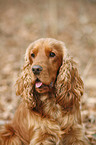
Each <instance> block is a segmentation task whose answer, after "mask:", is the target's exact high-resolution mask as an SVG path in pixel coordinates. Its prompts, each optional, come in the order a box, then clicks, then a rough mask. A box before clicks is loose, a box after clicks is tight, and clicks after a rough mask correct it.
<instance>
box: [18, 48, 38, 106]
mask: <svg viewBox="0 0 96 145" xmlns="http://www.w3.org/2000/svg"><path fill="white" fill-rule="evenodd" d="M29 50H30V47H28V49H27V51H26V54H25V63H26V64H25V66H24V67H23V69H22V71H21V74H20V76H19V78H18V80H17V81H16V95H21V97H23V99H24V100H25V101H26V102H27V103H28V107H31V108H34V107H35V106H36V100H35V97H34V94H33V93H34V86H33V84H32V76H31V72H30V71H31V65H30V62H29V58H28V56H29Z"/></svg>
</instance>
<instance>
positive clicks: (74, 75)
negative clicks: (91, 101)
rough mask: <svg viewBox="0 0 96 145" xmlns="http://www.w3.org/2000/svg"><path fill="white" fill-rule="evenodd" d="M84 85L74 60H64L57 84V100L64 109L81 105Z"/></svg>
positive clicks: (68, 58)
mask: <svg viewBox="0 0 96 145" xmlns="http://www.w3.org/2000/svg"><path fill="white" fill-rule="evenodd" d="M83 90H84V85H83V81H82V80H81V78H80V76H79V73H78V69H77V68H76V63H75V62H74V61H73V59H72V58H70V57H67V58H65V59H63V63H62V66H61V67H60V71H59V74H58V77H57V82H56V91H57V93H56V100H57V103H59V104H60V105H61V106H62V107H63V108H64V109H67V110H69V109H72V107H73V105H79V101H80V97H81V96H82V95H83Z"/></svg>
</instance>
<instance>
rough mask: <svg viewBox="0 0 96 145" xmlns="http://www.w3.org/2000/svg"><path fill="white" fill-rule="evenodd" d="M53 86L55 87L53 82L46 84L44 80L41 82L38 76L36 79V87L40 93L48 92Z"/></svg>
mask: <svg viewBox="0 0 96 145" xmlns="http://www.w3.org/2000/svg"><path fill="white" fill-rule="evenodd" d="M52 88H53V82H51V83H50V84H49V85H46V84H44V83H43V82H41V81H40V80H39V79H38V78H37V79H36V81H35V89H36V91H37V92H39V93H42V92H48V91H49V90H51V89H52Z"/></svg>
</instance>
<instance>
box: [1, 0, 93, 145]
mask: <svg viewBox="0 0 96 145" xmlns="http://www.w3.org/2000/svg"><path fill="white" fill-rule="evenodd" d="M41 37H53V38H56V39H58V40H61V41H63V42H65V44H66V47H67V48H68V50H69V52H70V55H72V56H73V57H74V59H75V60H76V61H77V63H78V64H79V69H80V71H79V72H80V73H81V76H82V78H83V80H84V84H85V94H84V96H83V97H82V108H81V109H82V119H83V122H84V127H85V131H86V136H87V137H88V138H89V140H90V142H91V144H92V145H95V144H96V0H0V126H2V125H3V124H4V123H5V122H6V121H10V120H11V119H12V118H13V116H14V112H15V110H16V108H17V107H18V105H19V102H20V97H19V96H16V95H15V82H16V79H17V77H18V74H19V73H20V69H21V68H22V66H23V62H24V53H25V50H26V48H27V47H28V45H29V44H30V43H31V42H32V41H34V40H36V39H38V38H41Z"/></svg>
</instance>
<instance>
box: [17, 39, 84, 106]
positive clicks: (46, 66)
mask: <svg viewBox="0 0 96 145" xmlns="http://www.w3.org/2000/svg"><path fill="white" fill-rule="evenodd" d="M54 88H55V89H56V99H57V103H59V104H60V105H62V106H63V105H64V104H66V103H67V104H68V102H70V101H71V104H73V102H74V100H76V98H78V97H77V96H78V94H79V96H80V93H81V94H82V92H83V89H82V88H83V83H82V81H81V79H80V77H79V75H78V71H77V69H76V67H75V63H74V61H73V60H72V59H71V58H70V57H68V55H67V51H66V48H65V45H64V43H63V42H61V41H57V40H55V39H52V38H42V39H39V40H37V41H35V42H33V43H31V44H30V45H29V47H28V48H27V50H26V54H25V66H24V69H23V71H22V74H21V76H20V78H19V79H18V80H17V94H19V95H21V96H23V97H25V98H27V101H29V100H31V103H32V102H33V104H34V105H33V107H34V106H35V105H36V103H35V98H34V96H35V94H34V92H38V93H39V94H42V93H48V92H52V91H53V89H54ZM76 90H77V91H76ZM74 94H75V97H74ZM67 95H68V96H67Z"/></svg>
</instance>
